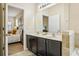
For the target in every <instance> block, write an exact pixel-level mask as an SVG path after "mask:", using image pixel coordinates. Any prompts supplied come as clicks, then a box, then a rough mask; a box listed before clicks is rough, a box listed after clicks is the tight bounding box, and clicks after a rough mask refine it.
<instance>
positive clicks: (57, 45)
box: [46, 40, 62, 56]
mask: <svg viewBox="0 0 79 59" xmlns="http://www.w3.org/2000/svg"><path fill="white" fill-rule="evenodd" d="M46 43H47V56H61V52H62V49H61V48H62V47H61V46H62V43H61V42H60V41H56V40H47V41H46Z"/></svg>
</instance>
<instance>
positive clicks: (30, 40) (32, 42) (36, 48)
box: [27, 35, 62, 56]
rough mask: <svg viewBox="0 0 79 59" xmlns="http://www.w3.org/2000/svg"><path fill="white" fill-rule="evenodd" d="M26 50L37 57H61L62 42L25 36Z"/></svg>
mask: <svg viewBox="0 0 79 59" xmlns="http://www.w3.org/2000/svg"><path fill="white" fill-rule="evenodd" d="M27 48H28V50H30V51H32V52H33V53H34V54H36V55H38V56H61V55H62V42H61V41H56V40H50V39H45V38H40V37H35V36H31V35H27Z"/></svg>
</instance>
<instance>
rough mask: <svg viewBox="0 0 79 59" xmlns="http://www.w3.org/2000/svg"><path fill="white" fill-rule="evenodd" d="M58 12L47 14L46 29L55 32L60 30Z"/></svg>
mask: <svg viewBox="0 0 79 59" xmlns="http://www.w3.org/2000/svg"><path fill="white" fill-rule="evenodd" d="M59 19H60V18H59V14H57V15H53V16H49V21H48V22H49V23H48V29H49V32H52V33H55V32H58V31H59V30H60V20H59Z"/></svg>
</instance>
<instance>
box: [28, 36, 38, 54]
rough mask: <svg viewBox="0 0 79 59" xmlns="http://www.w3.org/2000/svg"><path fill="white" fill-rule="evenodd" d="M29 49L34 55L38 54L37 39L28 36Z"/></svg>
mask: <svg viewBox="0 0 79 59" xmlns="http://www.w3.org/2000/svg"><path fill="white" fill-rule="evenodd" d="M27 48H28V50H30V51H32V52H33V53H35V54H36V53H37V38H36V37H34V36H27Z"/></svg>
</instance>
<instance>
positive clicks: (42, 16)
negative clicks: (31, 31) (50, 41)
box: [35, 6, 61, 33]
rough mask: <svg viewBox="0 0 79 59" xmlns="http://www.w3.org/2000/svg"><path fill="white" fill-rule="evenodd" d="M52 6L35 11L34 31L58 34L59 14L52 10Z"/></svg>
mask: <svg viewBox="0 0 79 59" xmlns="http://www.w3.org/2000/svg"><path fill="white" fill-rule="evenodd" d="M53 8H54V7H53V6H51V7H49V8H46V9H44V10H41V11H39V10H38V11H37V13H36V20H35V26H36V27H35V29H36V31H38V32H39V31H41V32H50V33H57V32H60V31H61V30H60V13H58V12H57V11H55V10H53Z"/></svg>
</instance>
